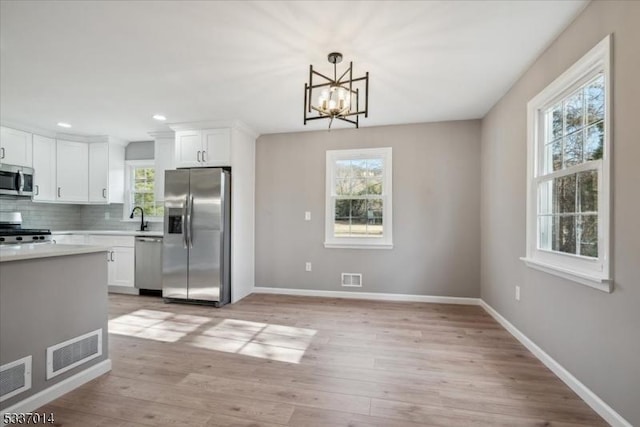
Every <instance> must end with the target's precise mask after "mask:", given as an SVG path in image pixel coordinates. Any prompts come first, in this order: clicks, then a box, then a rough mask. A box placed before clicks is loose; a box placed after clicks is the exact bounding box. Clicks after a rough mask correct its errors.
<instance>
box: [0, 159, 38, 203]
mask: <svg viewBox="0 0 640 427" xmlns="http://www.w3.org/2000/svg"><path fill="white" fill-rule="evenodd" d="M0 194H7V195H11V196H26V197H31V196H33V169H31V168H28V167H24V166H13V165H0Z"/></svg>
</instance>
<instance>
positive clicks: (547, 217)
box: [524, 37, 612, 292]
mask: <svg viewBox="0 0 640 427" xmlns="http://www.w3.org/2000/svg"><path fill="white" fill-rule="evenodd" d="M609 51H610V38H609V37H607V38H606V39H604V40H603V41H602V42H600V43H599V44H598V45H597V46H596V47H594V48H593V49H592V50H591V51H590V52H589V53H587V55H585V56H584V57H583V58H582V59H581V60H580V61H578V62H577V63H576V64H574V65H573V66H572V67H571V68H570V69H569V70H567V71H566V72H565V73H564V74H563V75H562V76H560V77H559V78H558V79H557V80H555V81H554V82H553V83H551V84H550V85H549V86H548V87H547V88H546V89H544V90H543V91H542V92H541V93H540V94H539V95H538V96H536V97H535V98H534V99H532V100H531V101H530V102H529V104H528V108H527V109H528V133H529V137H528V140H529V141H528V143H529V151H528V163H529V165H528V201H527V256H526V258H524V261H525V262H526V263H527V265H529V266H530V267H533V268H537V269H541V270H543V271H546V272H549V273H552V274H556V275H559V276H562V277H565V278H568V279H571V280H574V281H576V282H579V283H583V284H586V285H589V286H592V287H595V288H598V289H601V290H604V291H607V292H610V291H611V289H612V280H611V278H610V277H609V262H610V260H609V217H610V212H609V173H610V170H609V164H610V157H611V156H610V153H611V139H610V132H611V108H610V106H611V101H610V98H611V91H610V75H609V68H610V53H609Z"/></svg>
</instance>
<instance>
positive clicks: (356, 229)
mask: <svg viewBox="0 0 640 427" xmlns="http://www.w3.org/2000/svg"><path fill="white" fill-rule="evenodd" d="M366 235H367V219H366V218H361V217H358V218H351V236H366Z"/></svg>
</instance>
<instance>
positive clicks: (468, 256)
mask: <svg viewBox="0 0 640 427" xmlns="http://www.w3.org/2000/svg"><path fill="white" fill-rule="evenodd" d="M387 146H390V147H393V227H394V228H393V236H394V248H393V249H392V250H381V249H378V250H375V249H373V250H372V249H369V250H366V249H325V248H324V245H323V242H324V212H325V162H326V160H325V153H326V150H334V149H353V148H375V147H387ZM479 180H480V122H479V121H477V120H474V121H460V122H444V123H432V124H415V125H403V126H385V127H369V128H362V129H357V130H356V129H348V130H332V131H331V132H328V131H315V132H301V133H288V134H273V135H263V136H261V137H260V138H259V139H258V141H257V146H256V251H255V255H256V286H266V287H282V288H296V289H317V290H349V291H362V292H388V293H406V294H419V295H443V296H457V297H477V296H479V283H478V282H479V281H478V278H479V273H480V267H479V262H480V255H479V245H480V228H479V226H480V219H479V209H480V198H479V191H480V184H479ZM305 211H311V215H312V217H311V218H312V220H311V221H310V222H307V221H304V212H305ZM305 261H310V262H311V263H312V265H313V271H312V272H306V271H305ZM341 272H350V273H363V287H362V288H342V287H341V286H340V273H341Z"/></svg>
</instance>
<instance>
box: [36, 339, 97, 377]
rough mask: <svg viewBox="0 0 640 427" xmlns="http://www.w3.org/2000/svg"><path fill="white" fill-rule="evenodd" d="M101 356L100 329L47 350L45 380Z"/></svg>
mask: <svg viewBox="0 0 640 427" xmlns="http://www.w3.org/2000/svg"><path fill="white" fill-rule="evenodd" d="M101 355H102V329H98V330H96V331H93V332H89V333H88V334H84V335H81V336H79V337H75V338H72V339H70V340H68V341H65V342H61V343H60V344H56V345H54V346H51V347H49V348H47V379H51V378H53V377H55V376H56V375H60V374H62V373H63V372H67V371H68V370H69V369H73V368H75V367H76V366H79V365H82V364H83V363H85V362H88V361H89V360H92V359H95V358H96V357H100V356H101Z"/></svg>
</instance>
